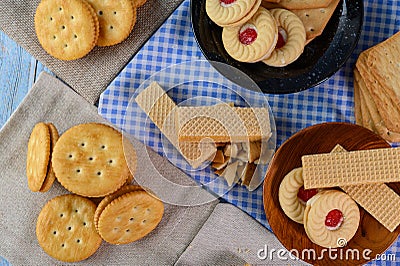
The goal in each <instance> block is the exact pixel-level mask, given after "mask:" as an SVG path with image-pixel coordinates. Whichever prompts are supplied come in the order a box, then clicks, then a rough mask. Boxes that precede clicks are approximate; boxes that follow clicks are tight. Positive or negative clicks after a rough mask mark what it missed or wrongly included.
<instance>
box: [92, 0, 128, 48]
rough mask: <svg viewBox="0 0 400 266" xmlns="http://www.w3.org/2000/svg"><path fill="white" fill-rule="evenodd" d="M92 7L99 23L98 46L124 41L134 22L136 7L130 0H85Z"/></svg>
mask: <svg viewBox="0 0 400 266" xmlns="http://www.w3.org/2000/svg"><path fill="white" fill-rule="evenodd" d="M87 1H88V2H89V3H90V4H91V5H92V7H93V8H94V10H95V12H96V14H97V17H98V20H99V23H100V35H99V39H98V41H97V45H98V46H110V45H115V44H118V43H120V42H122V41H124V40H125V39H126V38H127V37H128V36H129V34H130V33H131V31H132V29H133V25H134V24H135V23H136V8H135V7H134V6H133V3H132V0H120V1H114V0H87Z"/></svg>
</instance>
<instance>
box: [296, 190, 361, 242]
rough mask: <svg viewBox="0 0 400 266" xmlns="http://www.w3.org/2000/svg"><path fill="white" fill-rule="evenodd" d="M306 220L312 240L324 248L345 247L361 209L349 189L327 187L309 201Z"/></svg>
mask: <svg viewBox="0 0 400 266" xmlns="http://www.w3.org/2000/svg"><path fill="white" fill-rule="evenodd" d="M303 220H304V229H305V231H306V233H307V236H308V237H309V239H310V240H311V241H312V242H313V243H315V244H317V245H320V246H322V247H325V248H337V247H343V246H344V245H345V244H346V243H348V242H349V241H350V240H351V239H352V238H353V236H354V235H355V233H356V232H357V229H358V225H359V222H360V210H359V208H358V206H357V204H356V203H355V201H354V200H352V199H351V198H350V196H348V195H347V194H346V193H344V192H341V191H337V190H325V191H323V192H320V193H318V195H316V196H315V197H313V198H312V199H310V200H309V201H308V202H307V206H306V209H305V211H304V219H303Z"/></svg>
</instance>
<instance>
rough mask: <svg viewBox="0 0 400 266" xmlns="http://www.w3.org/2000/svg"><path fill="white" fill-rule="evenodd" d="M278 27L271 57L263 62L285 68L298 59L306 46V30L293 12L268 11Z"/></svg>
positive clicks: (277, 9) (278, 9) (279, 9)
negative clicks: (276, 40) (276, 39)
mask: <svg viewBox="0 0 400 266" xmlns="http://www.w3.org/2000/svg"><path fill="white" fill-rule="evenodd" d="M270 12H271V14H272V15H273V17H274V18H275V20H276V22H277V25H278V32H279V33H278V35H279V36H278V42H277V45H276V46H275V49H274V51H273V52H272V53H271V56H270V57H268V58H266V59H265V60H263V62H264V63H265V64H267V65H269V66H273V67H283V66H287V65H289V64H291V63H293V62H294V61H296V60H297V58H299V56H300V55H301V54H302V53H303V50H304V46H305V44H306V29H305V27H304V24H303V22H302V21H301V20H300V18H299V17H298V16H297V15H295V14H294V13H293V12H291V11H289V10H286V9H282V8H276V9H272V10H270Z"/></svg>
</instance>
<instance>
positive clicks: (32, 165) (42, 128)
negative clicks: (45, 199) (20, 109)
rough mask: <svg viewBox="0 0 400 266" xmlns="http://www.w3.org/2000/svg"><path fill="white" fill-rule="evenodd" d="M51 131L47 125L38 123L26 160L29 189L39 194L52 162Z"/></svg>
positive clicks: (30, 141)
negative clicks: (50, 161)
mask: <svg viewBox="0 0 400 266" xmlns="http://www.w3.org/2000/svg"><path fill="white" fill-rule="evenodd" d="M50 147H51V143H50V131H49V128H48V127H47V125H46V124H45V123H42V122H40V123H37V124H36V125H35V126H34V128H33V129H32V132H31V135H30V137H29V141H28V152H27V158H26V176H27V178H28V187H29V189H30V190H31V191H33V192H37V191H39V190H40V188H41V187H42V184H43V182H44V180H45V178H46V174H47V167H48V164H49V160H50Z"/></svg>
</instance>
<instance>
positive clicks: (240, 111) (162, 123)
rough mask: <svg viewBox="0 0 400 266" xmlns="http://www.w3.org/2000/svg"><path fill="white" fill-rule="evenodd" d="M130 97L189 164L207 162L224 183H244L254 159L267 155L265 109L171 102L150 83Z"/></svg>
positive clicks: (250, 177) (265, 158)
mask: <svg viewBox="0 0 400 266" xmlns="http://www.w3.org/2000/svg"><path fill="white" fill-rule="evenodd" d="M135 100H136V102H137V104H138V105H139V107H140V108H141V109H142V110H143V111H144V112H145V113H146V114H147V115H148V116H149V118H150V119H151V120H152V121H153V122H154V124H155V125H156V126H157V127H158V128H159V129H160V131H161V132H162V133H163V134H164V136H165V137H166V138H167V139H168V140H169V141H170V142H171V143H172V144H173V145H174V146H175V148H176V149H177V150H178V151H180V153H181V154H182V155H183V157H184V158H185V159H186V160H187V162H188V163H189V164H190V165H191V166H192V167H193V168H199V167H200V166H202V165H204V164H206V163H209V162H210V161H211V166H212V167H213V169H214V170H215V173H216V174H218V175H220V176H223V177H224V178H225V180H226V181H227V183H228V185H229V186H232V185H234V184H236V183H241V184H242V185H245V186H246V187H248V188H249V186H250V184H251V182H252V181H251V180H253V176H254V173H255V170H256V168H257V164H263V163H264V164H265V163H266V162H267V161H268V159H269V157H271V154H272V152H271V151H270V150H268V149H267V142H268V140H269V138H270V137H271V135H272V133H271V128H270V120H269V112H268V109H267V108H245V107H234V106H232V105H230V104H225V103H220V104H216V105H213V106H177V105H176V104H175V103H174V101H173V100H172V99H171V98H170V97H169V96H168V95H167V94H166V92H165V91H164V89H163V88H161V87H160V85H159V84H158V83H156V82H153V83H151V84H150V86H149V87H147V88H146V89H145V90H143V91H142V92H141V93H140V94H139V95H138V96H137V97H136V99H135ZM256 180H257V178H255V179H254V181H253V182H256ZM257 183H259V182H257Z"/></svg>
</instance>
